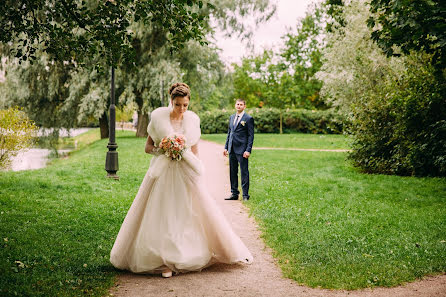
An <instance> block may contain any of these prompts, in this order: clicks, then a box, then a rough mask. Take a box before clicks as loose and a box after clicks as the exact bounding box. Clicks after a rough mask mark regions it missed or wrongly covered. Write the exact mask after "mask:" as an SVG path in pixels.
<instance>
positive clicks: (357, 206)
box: [247, 150, 446, 289]
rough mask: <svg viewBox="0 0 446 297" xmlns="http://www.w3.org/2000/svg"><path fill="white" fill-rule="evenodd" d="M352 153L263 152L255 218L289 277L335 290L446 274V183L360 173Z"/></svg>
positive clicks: (254, 168)
mask: <svg viewBox="0 0 446 297" xmlns="http://www.w3.org/2000/svg"><path fill="white" fill-rule="evenodd" d="M345 159H346V153H339V152H305V151H274V150H264V151H257V152H256V153H255V154H254V155H253V157H252V159H250V175H251V189H250V194H251V199H250V200H249V201H248V202H247V205H248V207H249V208H250V212H251V214H252V215H254V217H255V218H256V220H257V221H258V223H259V225H260V226H261V230H262V234H263V235H262V236H263V238H264V240H265V242H266V244H267V245H268V246H270V247H271V248H272V249H273V250H274V256H275V257H276V258H277V259H278V262H279V265H280V267H281V268H282V271H283V274H284V276H285V277H288V278H291V279H294V280H296V281H297V282H298V283H299V284H305V285H308V286H311V287H319V286H320V287H323V288H331V289H359V288H365V287H375V286H385V287H390V286H396V285H399V284H402V283H404V282H408V281H413V280H415V279H418V278H421V277H423V276H425V275H430V274H436V273H444V272H445V271H446V179H445V178H415V177H398V176H387V175H368V174H362V173H359V172H358V171H357V170H356V169H355V168H352V166H351V165H350V164H349V162H348V161H346V160H345Z"/></svg>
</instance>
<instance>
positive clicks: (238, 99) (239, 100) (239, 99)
mask: <svg viewBox="0 0 446 297" xmlns="http://www.w3.org/2000/svg"><path fill="white" fill-rule="evenodd" d="M235 102H243V104H244V105H246V101H245V100H244V99H242V98H237V99H236V100H235Z"/></svg>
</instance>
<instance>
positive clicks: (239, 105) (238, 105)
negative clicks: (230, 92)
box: [235, 101, 246, 113]
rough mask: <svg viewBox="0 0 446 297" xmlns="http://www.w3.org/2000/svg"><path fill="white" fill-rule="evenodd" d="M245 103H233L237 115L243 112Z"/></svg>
mask: <svg viewBox="0 0 446 297" xmlns="http://www.w3.org/2000/svg"><path fill="white" fill-rule="evenodd" d="M245 107H246V106H245V103H243V102H242V101H236V102H235V109H236V110H237V112H238V113H241V112H242V111H244V110H245Z"/></svg>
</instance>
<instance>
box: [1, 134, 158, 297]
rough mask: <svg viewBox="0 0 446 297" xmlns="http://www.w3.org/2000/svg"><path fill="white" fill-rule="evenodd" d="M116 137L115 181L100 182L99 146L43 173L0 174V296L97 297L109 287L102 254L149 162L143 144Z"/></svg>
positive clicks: (110, 272) (102, 147)
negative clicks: (118, 165) (117, 166)
mask: <svg viewBox="0 0 446 297" xmlns="http://www.w3.org/2000/svg"><path fill="white" fill-rule="evenodd" d="M91 133H93V132H91ZM97 133H99V132H98V131H97ZM93 134H94V133H93ZM117 135H118V145H119V148H118V151H119V162H120V170H119V172H118V173H119V176H120V178H121V180H120V181H115V180H110V179H106V178H105V175H106V172H105V170H104V163H105V155H106V151H107V148H106V145H107V142H108V140H107V139H104V140H101V141H96V142H93V143H92V144H91V145H90V146H89V147H87V148H85V149H82V150H79V151H77V152H74V153H72V154H71V156H70V158H68V159H65V160H54V161H53V162H52V165H51V166H49V167H47V168H44V169H40V170H32V171H21V172H0V233H1V238H0V240H1V244H2V248H1V250H0V259H1V261H0V275H1V278H0V296H31V295H32V296H81V295H82V296H102V295H104V294H105V293H106V291H107V290H108V288H109V287H110V286H112V284H113V282H114V278H115V276H116V274H117V271H116V270H115V269H114V268H113V266H112V265H111V264H110V263H109V253H110V250H111V247H112V245H113V243H114V239H115V236H116V235H117V232H118V231H119V228H120V225H121V223H122V221H123V219H124V217H125V214H126V213H127V210H128V208H129V206H130V204H131V202H132V201H133V199H134V196H135V194H136V192H137V190H138V187H139V185H140V183H141V181H142V179H143V176H144V174H145V172H146V171H147V168H148V165H149V159H150V158H149V156H148V155H146V154H145V153H144V143H145V139H142V138H139V139H137V138H134V137H133V135H134V133H132V132H121V131H118V132H117ZM92 138H94V136H92V135H89V134H87V135H84V136H83V140H82V141H90V140H92ZM138 148H139V149H138ZM15 261H20V262H21V263H23V265H22V264H21V263H16V262H15ZM85 264H86V265H85Z"/></svg>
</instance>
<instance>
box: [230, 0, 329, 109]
mask: <svg viewBox="0 0 446 297" xmlns="http://www.w3.org/2000/svg"><path fill="white" fill-rule="evenodd" d="M324 17H325V12H324V7H323V6H313V7H311V8H310V9H309V10H308V12H307V14H306V16H305V17H304V18H302V19H301V20H299V22H298V23H297V25H296V28H295V30H294V31H292V32H289V33H287V34H285V35H284V36H283V37H282V38H283V39H284V41H285V42H284V46H283V48H282V49H281V50H280V51H279V52H278V53H274V52H273V51H271V50H265V51H264V52H263V53H262V54H260V55H257V56H255V55H254V56H251V57H248V58H245V59H243V61H242V64H241V65H234V86H235V89H236V96H237V97H243V98H245V99H246V100H247V103H248V105H250V106H263V104H265V105H266V106H272V107H290V108H296V107H299V108H324V107H325V106H324V102H323V101H322V100H320V98H319V90H320V88H321V86H322V83H321V82H320V81H319V80H318V79H317V78H316V77H315V73H316V72H317V71H319V69H320V67H321V65H322V61H321V57H322V54H321V50H322V48H323V47H324V46H325V42H324V33H325V24H324V22H325V18H324Z"/></svg>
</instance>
